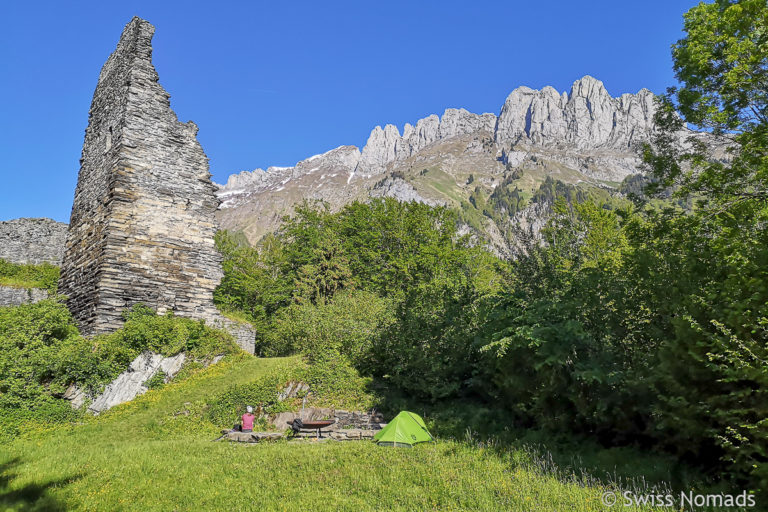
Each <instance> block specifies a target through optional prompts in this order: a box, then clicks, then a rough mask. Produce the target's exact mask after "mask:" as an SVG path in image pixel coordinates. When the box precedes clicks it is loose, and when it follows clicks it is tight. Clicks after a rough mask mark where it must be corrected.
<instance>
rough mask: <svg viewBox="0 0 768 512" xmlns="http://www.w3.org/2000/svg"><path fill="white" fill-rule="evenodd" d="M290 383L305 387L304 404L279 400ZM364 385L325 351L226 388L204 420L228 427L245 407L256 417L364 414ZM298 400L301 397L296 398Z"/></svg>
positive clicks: (367, 399)
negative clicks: (307, 410)
mask: <svg viewBox="0 0 768 512" xmlns="http://www.w3.org/2000/svg"><path fill="white" fill-rule="evenodd" d="M290 382H303V383H306V384H308V385H309V395H307V396H306V398H307V401H306V403H303V402H301V401H299V402H298V403H297V401H296V400H292V399H283V400H281V399H280V393H281V392H282V391H283V389H284V388H285V386H286V385H287V384H288V383H290ZM368 384H369V381H368V379H365V378H362V377H360V375H359V374H358V372H357V371H356V370H355V369H354V368H353V367H352V366H351V365H350V363H349V362H348V360H347V359H346V358H345V357H344V356H343V355H341V354H339V353H338V352H334V351H326V352H323V353H322V354H318V355H316V356H315V357H314V358H313V359H312V360H311V361H310V360H308V359H305V360H293V361H292V364H291V365H281V366H277V367H275V368H273V369H272V370H271V371H269V372H268V373H266V374H264V375H262V376H261V377H260V378H258V379H256V380H254V381H252V382H249V383H246V384H236V385H232V386H229V387H228V388H227V389H226V390H225V391H224V392H222V393H220V394H218V395H216V396H214V397H212V398H211V399H210V401H209V402H208V404H207V406H206V408H205V410H206V417H207V419H208V421H210V422H211V423H213V424H215V425H224V426H226V425H231V424H234V423H236V422H237V421H239V419H240V417H241V416H242V415H243V413H245V409H246V407H247V406H249V405H250V406H252V407H254V412H255V414H256V415H257V416H258V415H260V414H275V413H278V412H282V411H290V410H295V409H297V408H298V407H301V406H304V405H306V406H313V407H332V408H339V409H346V410H368V409H370V408H371V407H372V406H373V405H374V402H373V397H372V395H371V394H370V393H369V392H368ZM302 398H304V396H300V397H299V399H302Z"/></svg>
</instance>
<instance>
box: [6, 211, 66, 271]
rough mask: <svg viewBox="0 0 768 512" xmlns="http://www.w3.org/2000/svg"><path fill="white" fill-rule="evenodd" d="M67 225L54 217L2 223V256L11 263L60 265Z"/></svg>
mask: <svg viewBox="0 0 768 512" xmlns="http://www.w3.org/2000/svg"><path fill="white" fill-rule="evenodd" d="M66 238H67V225H66V224H64V223H62V222H56V221H55V220H51V219H26V218H22V219H13V220H7V221H2V222H0V259H3V260H6V261H10V262H11V263H33V264H40V263H50V264H52V265H60V264H61V258H62V255H63V253H64V241H65V240H66Z"/></svg>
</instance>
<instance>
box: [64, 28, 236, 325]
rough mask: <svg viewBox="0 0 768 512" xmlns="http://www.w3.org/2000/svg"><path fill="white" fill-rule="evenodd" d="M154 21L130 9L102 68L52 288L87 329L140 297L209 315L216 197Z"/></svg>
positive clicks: (216, 267) (215, 263)
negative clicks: (171, 83) (174, 103)
mask: <svg viewBox="0 0 768 512" xmlns="http://www.w3.org/2000/svg"><path fill="white" fill-rule="evenodd" d="M154 30H155V29H154V27H153V26H152V25H150V24H149V23H148V22H147V21H144V20H142V19H139V18H134V19H133V20H131V22H130V23H129V24H128V25H127V26H126V27H125V29H124V31H123V34H122V36H121V38H120V41H119V43H118V45H117V49H116V50H115V51H114V52H113V53H112V55H111V56H110V57H109V59H108V60H107V62H106V64H104V67H103V68H102V70H101V74H100V75H99V80H98V84H97V86H96V91H95V93H94V95H93V102H92V104H91V109H90V113H89V122H88V128H87V129H86V132H85V142H84V144H83V153H82V165H81V168H80V173H79V176H78V183H77V189H76V190H75V198H74V204H73V206H72V216H71V221H70V224H69V231H68V235H67V242H66V250H65V256H64V261H63V265H62V274H61V281H60V285H59V290H60V291H61V293H63V294H65V295H67V296H68V297H69V300H68V303H67V305H68V306H69V309H70V311H72V314H73V315H74V317H75V318H76V319H77V321H78V323H79V324H80V327H81V331H82V332H83V333H85V334H88V335H90V334H96V333H102V332H108V331H111V330H114V329H117V328H119V327H120V326H121V324H122V318H121V313H122V311H123V310H125V309H127V308H130V307H131V306H132V305H134V304H136V303H138V302H143V303H145V304H147V305H148V306H150V307H152V308H154V309H156V310H157V311H158V312H160V313H163V312H164V311H166V310H173V311H174V312H175V313H176V314H178V315H179V316H185V317H192V318H204V319H214V318H218V312H217V311H216V309H215V307H214V305H213V290H214V289H215V288H216V286H217V285H218V284H219V281H220V280H221V277H222V272H221V256H220V255H219V253H218V252H217V251H216V249H215V248H214V241H213V237H214V234H215V233H216V230H217V228H218V226H217V222H216V219H215V211H216V209H217V207H218V205H219V202H218V200H217V199H216V197H215V195H214V191H215V187H214V185H213V184H212V183H211V180H210V174H209V172H208V158H207V157H206V155H205V153H204V152H203V149H202V147H201V146H200V144H199V143H198V142H197V138H196V134H197V126H196V125H195V124H194V123H193V122H191V121H190V122H188V123H181V122H179V121H178V119H177V117H176V114H175V113H174V112H173V111H172V110H171V108H170V102H169V97H170V96H169V94H168V93H167V92H166V91H165V90H164V89H163V87H162V86H161V85H160V84H159V83H158V75H157V72H156V71H155V68H154V66H153V65H152V46H151V40H152V35H153V33H154Z"/></svg>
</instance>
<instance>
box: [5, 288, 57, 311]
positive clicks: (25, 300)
mask: <svg viewBox="0 0 768 512" xmlns="http://www.w3.org/2000/svg"><path fill="white" fill-rule="evenodd" d="M47 298H48V292H47V291H46V290H41V289H39V288H13V287H11V286H0V306H20V305H22V304H34V303H35V302H40V301H41V300H43V299H47Z"/></svg>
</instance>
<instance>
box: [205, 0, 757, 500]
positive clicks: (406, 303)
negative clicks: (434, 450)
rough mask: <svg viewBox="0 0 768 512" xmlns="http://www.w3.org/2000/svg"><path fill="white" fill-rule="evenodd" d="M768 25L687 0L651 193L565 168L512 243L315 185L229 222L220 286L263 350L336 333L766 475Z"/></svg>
mask: <svg viewBox="0 0 768 512" xmlns="http://www.w3.org/2000/svg"><path fill="white" fill-rule="evenodd" d="M766 27H768V7H766V5H765V2H764V1H760V0H744V1H739V2H734V1H726V0H720V1H717V2H715V3H713V4H701V5H699V6H697V7H694V8H693V9H691V10H690V11H689V12H688V14H687V15H686V17H685V27H684V28H685V32H686V36H685V38H684V39H682V40H680V41H678V42H677V43H676V44H675V45H674V46H673V57H674V63H675V71H676V74H677V78H678V80H679V82H680V86H679V88H676V89H670V90H669V91H668V94H667V95H666V96H665V97H662V98H659V105H660V108H659V112H658V114H657V122H658V123H659V126H660V130H659V131H658V134H657V136H656V138H655V139H654V140H653V141H652V143H651V144H647V145H646V146H645V147H644V148H643V159H644V161H645V164H646V166H647V168H646V172H647V174H648V176H649V177H650V179H646V180H642V181H639V180H635V181H637V183H635V185H636V186H635V188H638V187H639V186H642V187H643V188H644V189H643V190H642V193H641V194H638V193H633V194H632V197H633V199H634V204H633V205H628V206H626V207H621V208H616V207H615V206H611V207H608V206H607V205H603V204H598V203H596V202H594V200H592V199H589V197H588V196H587V195H585V194H577V193H574V191H573V190H570V189H567V188H566V187H558V186H557V184H556V183H554V182H552V183H550V184H549V186H548V187H547V190H546V191H545V192H547V194H546V195H547V197H544V195H545V194H544V193H543V192H542V197H541V198H540V200H542V201H544V200H546V201H550V202H551V203H552V216H551V218H550V220H549V222H548V224H547V226H546V228H545V229H544V232H543V241H542V243H537V244H536V245H530V246H529V247H527V248H526V250H525V251H523V252H522V253H521V255H520V256H519V257H518V258H516V259H514V260H513V261H502V260H499V259H497V258H496V257H494V256H493V255H491V254H490V253H488V252H486V251H485V250H484V249H482V248H480V247H476V246H473V245H472V244H471V243H470V241H469V240H468V239H467V238H462V237H460V236H459V235H458V232H457V229H458V226H457V217H456V215H455V214H454V212H452V211H450V210H448V209H445V208H433V207H429V206H425V205H422V204H416V203H407V204H403V203H398V202H396V201H394V200H390V199H378V200H374V201H372V202H370V203H368V204H362V203H354V204H351V205H349V206H347V207H345V208H344V209H342V210H341V211H340V212H338V213H331V212H329V211H328V210H327V209H326V208H325V207H324V206H322V205H311V204H307V203H305V204H304V205H303V206H302V207H300V208H299V209H298V210H297V214H296V215H295V216H294V217H293V218H292V219H290V220H289V221H288V222H287V223H286V224H285V225H284V227H283V228H282V229H281V231H280V232H279V233H277V234H276V235H274V236H269V237H267V238H266V239H264V240H263V241H262V242H261V243H260V244H259V246H258V247H256V248H251V247H248V246H246V245H241V244H239V243H238V242H237V241H236V240H235V239H234V238H233V237H232V236H230V235H228V234H227V233H222V234H220V236H219V239H218V245H219V247H220V249H221V250H222V252H223V253H224V254H225V255H226V258H225V279H224V281H223V283H222V286H221V287H220V288H219V290H218V291H217V296H216V300H217V302H218V304H219V305H220V306H221V307H223V308H226V309H229V310H230V311H237V312H238V314H239V315H242V316H245V317H246V318H247V319H248V320H249V321H251V322H253V323H254V324H255V325H257V326H258V327H259V331H260V333H261V334H260V338H259V340H258V351H259V352H260V353H261V354H263V355H278V354H288V353H297V352H303V353H306V354H308V355H310V356H312V355H313V354H315V355H316V354H328V353H333V354H336V355H337V356H338V357H341V358H346V359H347V360H348V362H349V363H350V364H352V365H354V366H355V367H356V368H357V369H358V370H359V371H360V372H362V373H363V374H367V375H372V376H374V377H377V378H378V379H379V380H382V381H384V382H387V383H388V384H389V385H392V386H395V387H397V388H398V389H401V390H404V391H406V392H408V393H409V394H411V395H412V396H414V397H420V398H421V399H424V400H431V401H433V402H439V401H440V400H444V399H449V398H455V397H463V396H473V397H483V398H484V399H486V400H492V401H493V403H494V404H497V405H498V404H502V406H503V407H504V409H505V411H507V412H508V414H509V415H510V417H512V418H514V421H515V422H516V423H517V424H519V425H524V426H535V427H536V428H543V429H549V430H554V431H567V432H568V433H571V434H583V435H588V436H591V437H593V438H596V439H599V440H600V441H601V442H602V443H604V444H606V445H626V444H632V445H636V446H640V447H643V448H646V449H653V450H657V451H660V452H665V453H673V454H675V455H677V456H678V457H679V458H680V460H683V461H686V462H690V463H692V464H696V465H698V466H699V467H702V468H708V469H709V470H710V471H711V472H713V474H720V475H722V474H727V475H729V477H730V478H731V479H733V481H735V482H739V483H741V484H745V485H747V484H748V485H749V486H750V487H749V488H751V489H755V490H756V489H766V488H768V466H766V462H768V396H767V395H768V363H767V362H768V331H767V329H768V229H766V222H767V221H768V30H766ZM685 122H687V123H690V124H691V125H692V126H694V127H697V128H698V129H700V130H704V131H706V132H708V133H709V134H710V137H711V139H710V140H713V139H720V141H721V142H724V143H725V144H727V145H728V146H729V157H728V158H727V159H725V160H722V159H721V160H715V159H713V158H712V157H711V155H709V153H708V152H709V146H708V145H706V144H702V143H701V142H697V141H696V140H693V139H692V140H690V141H685V140H684V137H683V138H681V136H680V135H679V134H680V129H681V128H682V126H683V123H685ZM561 189H562V190H561ZM634 192H638V191H636V190H635V191H634ZM496 199H498V200H501V199H504V200H505V201H507V200H508V198H506V197H504V198H496ZM507 202H509V201H507ZM681 204H685V205H690V207H687V208H680V205H681ZM504 206H505V207H507V203H505V205H504ZM511 206H512V202H509V207H510V209H512V208H511ZM516 208H517V205H516V204H515V209H516Z"/></svg>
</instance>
